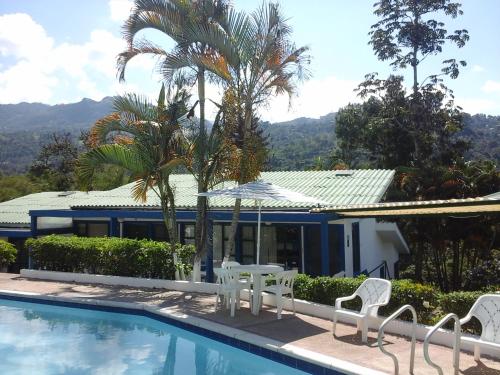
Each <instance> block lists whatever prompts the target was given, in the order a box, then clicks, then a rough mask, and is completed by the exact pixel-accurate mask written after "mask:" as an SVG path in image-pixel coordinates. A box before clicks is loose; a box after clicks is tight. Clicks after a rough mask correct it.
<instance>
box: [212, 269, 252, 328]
mask: <svg viewBox="0 0 500 375" xmlns="http://www.w3.org/2000/svg"><path fill="white" fill-rule="evenodd" d="M214 273H215V274H216V275H217V278H218V286H217V296H216V299H215V311H217V308H218V306H219V301H221V296H223V297H224V302H225V304H226V309H227V308H229V305H231V318H233V317H234V310H235V307H237V308H238V309H239V308H240V293H241V291H242V290H243V289H246V286H245V284H244V283H241V282H240V281H239V272H234V271H231V270H228V269H223V268H214Z"/></svg>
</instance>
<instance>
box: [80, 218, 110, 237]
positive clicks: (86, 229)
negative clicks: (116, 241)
mask: <svg viewBox="0 0 500 375" xmlns="http://www.w3.org/2000/svg"><path fill="white" fill-rule="evenodd" d="M74 228H75V230H74V232H75V234H76V235H77V236H80V237H105V236H109V223H108V222H101V223H100V222H85V221H78V222H75V225H74Z"/></svg>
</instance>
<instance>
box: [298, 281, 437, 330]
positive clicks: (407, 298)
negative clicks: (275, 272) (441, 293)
mask: <svg viewBox="0 0 500 375" xmlns="http://www.w3.org/2000/svg"><path fill="white" fill-rule="evenodd" d="M365 279H366V276H359V277H357V278H350V277H345V278H333V277H324V276H322V277H310V276H307V275H303V274H300V275H298V276H297V278H296V279H295V283H294V293H295V297H297V298H300V299H304V300H307V301H311V302H317V303H322V304H325V305H331V306H333V305H334V304H335V300H336V299H337V298H338V297H345V296H349V295H351V294H353V293H354V291H355V290H356V289H357V288H358V287H359V286H360V285H361V283H362V282H363V281H364V280H365ZM437 302H438V293H437V292H436V291H435V290H434V288H433V287H432V286H430V285H423V284H417V283H413V282H411V281H410V280H393V281H392V295H391V299H390V301H389V304H388V305H387V306H385V307H383V308H381V309H380V311H379V312H380V314H381V315H385V316H389V315H390V314H392V313H393V312H394V311H395V310H397V309H398V308H399V307H401V306H403V305H406V304H410V305H412V306H413V307H415V309H416V311H417V316H418V320H419V322H421V323H430V322H431V321H432V316H433V308H434V307H435V306H436V305H437ZM427 305H428V306H429V307H427ZM343 306H345V307H347V308H349V309H357V310H359V309H360V308H361V299H360V298H356V299H355V300H353V301H349V302H347V303H344V304H343ZM409 317H410V316H408V317H406V316H405V318H407V319H408V318H409Z"/></svg>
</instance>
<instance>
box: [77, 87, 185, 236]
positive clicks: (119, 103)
mask: <svg viewBox="0 0 500 375" xmlns="http://www.w3.org/2000/svg"><path fill="white" fill-rule="evenodd" d="M187 98H188V96H187V94H186V92H185V91H183V90H179V91H177V92H176V93H175V94H173V95H170V93H167V94H166V92H165V88H164V86H162V88H161V90H160V94H159V97H158V102H157V104H156V105H154V104H152V103H150V102H149V101H148V100H147V99H146V98H143V97H140V96H137V95H134V94H128V95H124V96H120V97H117V98H115V100H114V109H115V112H113V113H111V114H109V115H107V116H105V117H104V118H102V119H100V120H98V121H97V122H96V123H95V125H94V126H93V127H92V129H91V133H90V139H91V142H92V145H93V148H92V149H91V150H90V151H88V152H86V153H84V154H83V155H81V156H80V158H79V161H78V172H79V177H80V178H81V179H82V180H83V181H90V180H91V179H92V175H93V173H94V171H95V169H96V168H97V167H99V166H102V165H115V166H118V167H121V168H123V169H125V170H127V171H128V172H130V174H131V176H132V178H133V179H134V180H135V185H134V187H133V189H132V196H133V198H134V199H135V200H137V201H146V199H147V193H148V191H150V190H151V191H153V192H154V193H155V194H156V195H157V197H158V198H159V200H160V204H161V208H162V211H163V217H164V221H165V225H166V227H167V231H168V234H169V238H170V241H171V242H172V243H176V242H178V234H177V224H176V215H175V214H176V213H175V204H174V191H173V189H172V186H171V185H170V183H169V177H170V175H171V173H172V172H173V171H174V170H175V169H176V168H177V167H178V166H180V165H183V164H186V163H187V162H188V159H189V154H190V150H189V148H186V142H185V139H184V136H183V134H182V131H181V126H180V124H179V120H180V119H181V118H182V117H183V116H185V115H186V114H187V107H186V101H187Z"/></svg>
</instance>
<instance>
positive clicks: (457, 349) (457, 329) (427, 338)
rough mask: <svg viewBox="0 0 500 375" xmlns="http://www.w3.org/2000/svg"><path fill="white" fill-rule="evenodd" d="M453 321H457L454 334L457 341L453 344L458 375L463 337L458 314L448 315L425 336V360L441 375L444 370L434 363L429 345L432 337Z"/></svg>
mask: <svg viewBox="0 0 500 375" xmlns="http://www.w3.org/2000/svg"><path fill="white" fill-rule="evenodd" d="M451 319H453V320H454V321H455V325H454V333H455V340H454V342H453V367H454V369H455V375H457V374H458V373H459V371H460V368H459V361H460V335H461V327H460V319H459V318H458V316H457V315H456V314H448V315H446V316H445V317H444V318H443V319H441V320H440V321H439V323H438V324H436V325H435V326H434V327H432V329H431V330H430V331H429V332H428V333H427V335H425V340H424V358H425V361H426V362H427V363H428V364H429V365H430V366H432V367H434V368H435V369H436V370H437V372H438V374H439V375H443V369H442V368H441V367H440V366H438V365H437V364H436V363H434V362H432V360H431V358H430V356H429V343H430V340H431V336H432V335H433V334H434V333H436V331H437V330H438V329H439V328H441V327H442V326H444V325H445V324H446V323H447V322H448V321H449V320H451Z"/></svg>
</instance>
